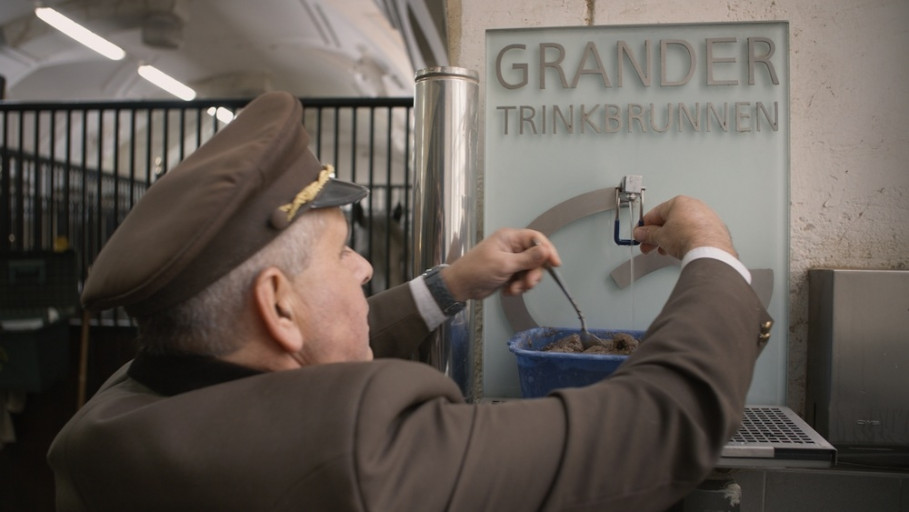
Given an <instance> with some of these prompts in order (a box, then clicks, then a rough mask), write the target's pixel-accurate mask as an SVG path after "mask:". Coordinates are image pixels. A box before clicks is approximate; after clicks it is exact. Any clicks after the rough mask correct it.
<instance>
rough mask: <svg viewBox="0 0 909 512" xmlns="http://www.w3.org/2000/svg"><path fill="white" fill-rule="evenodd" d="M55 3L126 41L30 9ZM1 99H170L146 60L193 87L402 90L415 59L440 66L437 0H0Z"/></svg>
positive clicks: (406, 89)
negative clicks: (116, 51)
mask: <svg viewBox="0 0 909 512" xmlns="http://www.w3.org/2000/svg"><path fill="white" fill-rule="evenodd" d="M38 5H43V6H47V7H53V8H55V9H56V10H58V11H60V12H61V13H63V14H65V15H66V16H68V17H70V18H71V19H73V20H75V21H77V22H78V23H81V24H82V25H84V26H86V27H87V28H90V29H91V30H93V31H95V32H97V33H98V34H100V35H102V36H103V37H105V38H107V39H109V40H110V41H112V42H113V43H115V44H117V45H119V46H120V47H122V48H123V49H124V50H125V51H126V54H127V56H126V58H124V59H122V60H119V61H113V60H108V59H106V58H105V57H102V56H101V55H99V54H96V53H95V52H93V51H91V50H89V49H87V48H85V47H83V46H82V45H80V44H78V43H76V42H75V41H73V40H71V39H69V38H68V37H67V36H65V35H63V34H61V33H59V32H57V31H56V30H55V29H53V28H52V27H50V26H49V25H47V24H45V23H44V22H42V21H41V20H39V19H38V18H37V17H36V16H35V14H34V9H35V7H36V6H38ZM0 29H2V33H0V36H2V39H0V75H2V77H3V79H4V81H5V99H8V100H22V101H47V100H95V99H151V98H154V99H157V98H172V97H171V96H170V95H169V94H167V93H165V92H163V91H161V90H160V89H158V88H157V87H155V86H153V85H151V84H150V83H148V82H146V81H145V80H144V79H142V78H141V77H140V76H139V75H138V74H137V72H136V70H137V68H138V66H139V65H140V64H152V65H154V66H155V67H157V68H159V69H161V70H162V71H164V72H166V73H168V74H170V75H171V76H173V77H175V78H177V79H178V80H180V81H182V82H184V83H186V84H187V85H190V86H191V87H193V88H194V89H195V90H196V91H197V93H198V97H201V98H226V97H249V96H253V95H255V94H258V93H260V92H264V91H268V90H276V89H281V90H287V91H290V92H292V93H294V94H296V95H298V96H309V97H315V96H322V97H325V96H334V97H337V96H361V97H362V96H366V97H373V96H410V95H412V94H413V75H414V70H415V69H421V68H423V67H426V66H430V65H446V64H447V58H446V56H445V50H444V41H445V33H444V19H443V14H442V0H59V1H53V0H45V1H44V2H34V1H32V0H3V1H2V2H0Z"/></svg>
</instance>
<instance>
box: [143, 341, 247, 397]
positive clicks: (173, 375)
mask: <svg viewBox="0 0 909 512" xmlns="http://www.w3.org/2000/svg"><path fill="white" fill-rule="evenodd" d="M260 373H262V372H260V371H259V370H254V369H252V368H247V367H245V366H240V365H236V364H233V363H228V362H226V361H222V360H220V359H216V358H214V357H211V356H202V355H196V354H149V353H147V352H145V351H140V352H139V353H138V354H137V355H136V358H135V359H134V360H133V362H132V364H131V365H130V367H129V370H128V375H129V376H130V377H132V378H133V379H135V380H137V381H139V382H140V383H141V384H143V385H145V386H147V387H148V388H150V389H151V390H152V391H154V392H156V393H159V394H161V395H165V396H173V395H178V394H180V393H185V392H187V391H192V390H195V389H199V388H204V387H207V386H213V385H215V384H221V383H224V382H229V381H232V380H237V379H242V378H244V377H251V376H253V375H259V374H260Z"/></svg>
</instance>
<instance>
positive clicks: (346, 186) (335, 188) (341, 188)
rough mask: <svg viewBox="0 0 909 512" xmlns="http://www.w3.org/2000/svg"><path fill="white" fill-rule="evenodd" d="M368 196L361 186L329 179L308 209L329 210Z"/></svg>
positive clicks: (366, 190) (367, 191) (367, 192)
mask: <svg viewBox="0 0 909 512" xmlns="http://www.w3.org/2000/svg"><path fill="white" fill-rule="evenodd" d="M367 194H369V189H367V188H366V187H364V186H363V185H357V184H356V183H350V182H349V181H341V180H336V179H334V178H331V179H329V180H328V182H327V183H325V186H324V187H322V191H321V192H319V195H317V196H316V197H315V199H313V200H312V201H311V202H310V203H309V205H308V206H309V207H310V208H329V207H332V206H343V205H345V204H350V203H355V202H357V201H359V200H360V199H363V198H364V197H366V196H367Z"/></svg>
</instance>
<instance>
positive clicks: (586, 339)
mask: <svg viewBox="0 0 909 512" xmlns="http://www.w3.org/2000/svg"><path fill="white" fill-rule="evenodd" d="M539 244H540V243H539V242H538V241H536V240H534V241H533V245H539ZM544 266H545V267H546V270H547V271H549V275H551V276H552V278H553V279H554V280H555V282H556V284H557V285H559V288H561V289H562V293H564V294H565V297H567V298H568V302H570V303H571V307H573V308H574V310H575V311H576V312H577V313H578V320H580V321H581V345H583V346H584V349H585V350H586V349H588V348H590V347H594V346H597V345H600V346H604V345H605V344H606V342H604V341H603V340H602V339H600V338H598V337H596V336H595V335H593V334H591V333H590V331H588V330H587V322H585V321H584V313H581V308H579V307H578V304H577V302H575V301H574V297H572V296H571V294H570V293H568V288H565V283H564V282H562V276H560V275H559V272H558V271H557V270H556V269H555V268H554V267H553V266H551V265H549V264H546V265H544Z"/></svg>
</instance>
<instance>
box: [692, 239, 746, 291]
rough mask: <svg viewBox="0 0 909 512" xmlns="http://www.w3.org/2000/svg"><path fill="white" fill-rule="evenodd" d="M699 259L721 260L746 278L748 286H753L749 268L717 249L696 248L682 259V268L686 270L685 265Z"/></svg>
mask: <svg viewBox="0 0 909 512" xmlns="http://www.w3.org/2000/svg"><path fill="white" fill-rule="evenodd" d="M698 258H713V259H715V260H720V261H722V262H723V263H726V264H727V265H729V266H730V267H732V268H734V269H735V270H736V271H737V272H738V273H739V274H741V275H742V277H743V278H745V281H746V282H747V283H748V284H751V272H749V271H748V267H746V266H745V265H743V264H742V262H741V261H739V260H738V259H736V257H735V256H733V255H731V254H729V253H728V252H726V251H724V250H722V249H719V248H717V247H695V248H694V249H692V250H690V251H688V253H687V254H685V257H684V258H682V268H685V265H687V264H688V263H689V262H691V261H693V260H696V259H698Z"/></svg>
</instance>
